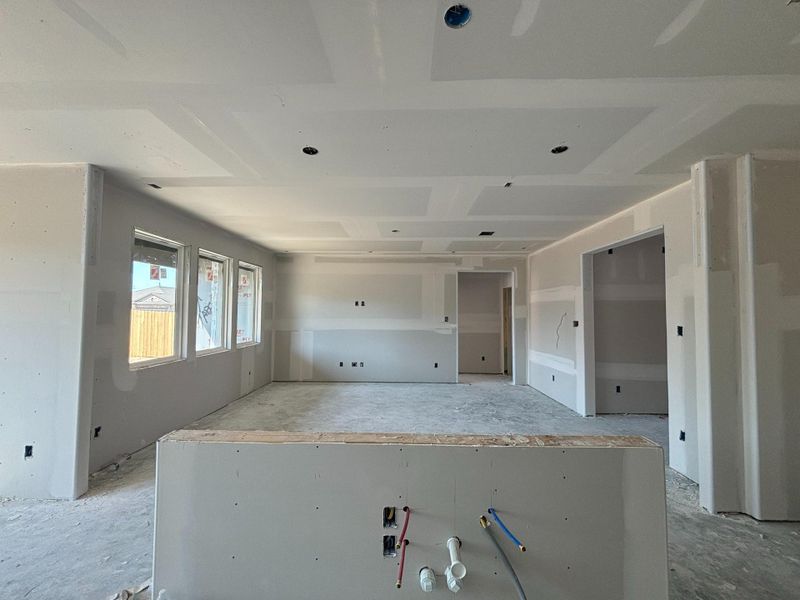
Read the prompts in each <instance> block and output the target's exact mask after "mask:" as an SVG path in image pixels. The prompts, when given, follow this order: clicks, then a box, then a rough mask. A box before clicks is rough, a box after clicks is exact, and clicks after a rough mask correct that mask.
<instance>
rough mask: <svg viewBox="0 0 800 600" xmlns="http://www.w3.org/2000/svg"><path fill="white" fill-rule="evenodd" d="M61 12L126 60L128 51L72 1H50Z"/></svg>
mask: <svg viewBox="0 0 800 600" xmlns="http://www.w3.org/2000/svg"><path fill="white" fill-rule="evenodd" d="M52 2H53V4H54V5H55V6H56V8H58V9H59V10H60V11H61V12H63V13H64V14H66V15H67V16H68V17H69V18H71V19H72V20H73V21H75V22H76V23H77V24H78V25H80V26H81V27H83V28H84V29H85V30H86V31H87V32H88V33H90V34H92V35H93V36H94V37H95V38H97V40H98V41H100V42H102V43H103V44H105V45H106V46H108V47H109V48H110V49H111V50H113V51H114V52H115V53H117V54H119V55H120V56H121V57H122V58H128V51H127V50H126V49H125V46H123V45H122V42H120V41H119V40H118V39H117V38H116V37H114V35H113V34H112V33H111V32H110V31H108V30H107V29H106V28H105V27H103V26H102V25H101V24H100V23H99V22H98V21H97V20H96V19H95V18H94V17H93V16H92V15H90V14H89V13H88V12H86V11H85V10H83V9H82V8H81V7H80V6H78V5H77V4H75V2H73V0H52Z"/></svg>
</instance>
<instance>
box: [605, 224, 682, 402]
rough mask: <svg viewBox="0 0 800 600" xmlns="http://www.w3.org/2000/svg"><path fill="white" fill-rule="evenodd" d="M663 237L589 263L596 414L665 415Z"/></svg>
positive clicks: (619, 249)
mask: <svg viewBox="0 0 800 600" xmlns="http://www.w3.org/2000/svg"><path fill="white" fill-rule="evenodd" d="M663 248H664V237H663V236H662V235H656V236H652V237H648V238H645V239H643V240H638V241H636V242H632V243H629V244H623V245H621V246H615V247H614V248H609V250H608V251H604V252H598V253H597V254H595V255H594V256H593V257H592V258H593V261H592V262H593V263H594V271H593V280H594V285H593V288H592V289H593V297H594V355H595V365H596V366H595V378H596V379H595V402H596V412H597V414H602V413H639V414H666V413H667V410H668V403H667V326H666V289H665V285H664V253H663V252H662V250H663Z"/></svg>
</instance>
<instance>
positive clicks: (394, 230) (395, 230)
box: [392, 229, 400, 233]
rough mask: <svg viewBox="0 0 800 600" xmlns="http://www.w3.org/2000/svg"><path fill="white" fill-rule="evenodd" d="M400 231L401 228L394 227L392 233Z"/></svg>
mask: <svg viewBox="0 0 800 600" xmlns="http://www.w3.org/2000/svg"><path fill="white" fill-rule="evenodd" d="M398 231H400V230H399V229H392V233H397V232H398Z"/></svg>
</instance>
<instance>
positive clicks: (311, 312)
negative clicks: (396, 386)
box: [274, 254, 527, 383]
mask: <svg viewBox="0 0 800 600" xmlns="http://www.w3.org/2000/svg"><path fill="white" fill-rule="evenodd" d="M276 262H277V278H276V291H277V299H276V307H275V311H276V312H275V360H274V370H275V379H276V380H278V381H395V382H441V383H445V382H447V383H452V382H455V381H456V380H457V376H458V365H457V357H456V354H457V343H458V342H457V335H456V331H457V326H458V314H457V285H458V279H457V274H458V273H459V272H461V271H499V272H508V273H510V274H513V276H514V282H515V285H516V286H525V285H526V279H525V275H526V273H525V270H526V269H525V259H524V258H521V257H492V258H488V257H486V258H484V257H459V256H453V257H421V258H417V257H390V256H380V257H379V256H375V257H358V256H323V255H300V254H298V255H285V256H279V257H277V261H276ZM521 289H522V290H524V289H525V287H522V288H521ZM520 297H522V301H521V306H516V307H515V310H514V315H515V323H514V329H515V337H514V340H515V357H516V359H517V360H520V361H521V362H520V363H518V364H520V365H521V366H520V368H521V371H520V372H521V373H522V376H521V377H519V379H518V382H519V383H525V344H526V342H525V332H526V328H527V307H526V306H525V298H524V293H517V294H516V296H515V298H516V300H517V302H519V301H520V300H519V299H520ZM520 355H521V357H520Z"/></svg>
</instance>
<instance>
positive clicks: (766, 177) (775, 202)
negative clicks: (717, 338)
mask: <svg viewBox="0 0 800 600" xmlns="http://www.w3.org/2000/svg"><path fill="white" fill-rule="evenodd" d="M741 161H742V162H743V163H744V164H743V165H742V168H743V169H744V170H745V173H749V174H750V177H749V179H750V182H751V194H750V198H749V200H750V206H749V210H747V208H748V207H745V208H746V210H745V211H744V212H745V213H746V215H745V218H746V219H749V221H750V227H749V230H750V232H751V236H752V254H751V255H750V256H751V258H752V266H751V265H748V268H752V270H753V275H752V284H753V290H752V304H751V305H750V306H748V310H749V311H751V313H750V314H751V315H752V318H753V321H752V325H753V328H752V331H751V333H750V334H749V335H750V338H749V340H748V341H750V340H752V342H751V343H752V344H753V353H752V354H750V355H749V356H748V360H747V362H746V363H745V365H744V366H745V368H746V369H747V370H748V371H749V372H750V373H751V374H752V376H753V378H754V380H755V381H753V382H752V385H753V388H754V390H753V391H755V402H753V398H752V396H746V398H747V400H748V401H747V402H746V404H745V413H746V414H747V416H748V421H749V422H748V425H749V427H748V434H749V435H748V437H747V438H746V445H745V456H746V459H747V463H746V464H747V470H748V474H747V476H748V477H751V478H753V479H757V488H758V492H755V491H753V492H752V493H749V494H748V498H747V502H748V513H750V514H753V515H755V516H756V517H758V518H764V519H778V520H784V519H794V520H796V519H800V435H799V434H798V432H799V431H800V385H798V377H797V371H798V365H800V268H798V266H800V232H798V225H800V160H771V159H768V158H760V157H759V156H758V155H756V156H755V157H753V156H749V157H744V158H743V159H741ZM746 198H747V196H746V195H745V199H746ZM750 361H752V362H750ZM756 473H757V475H756Z"/></svg>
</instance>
